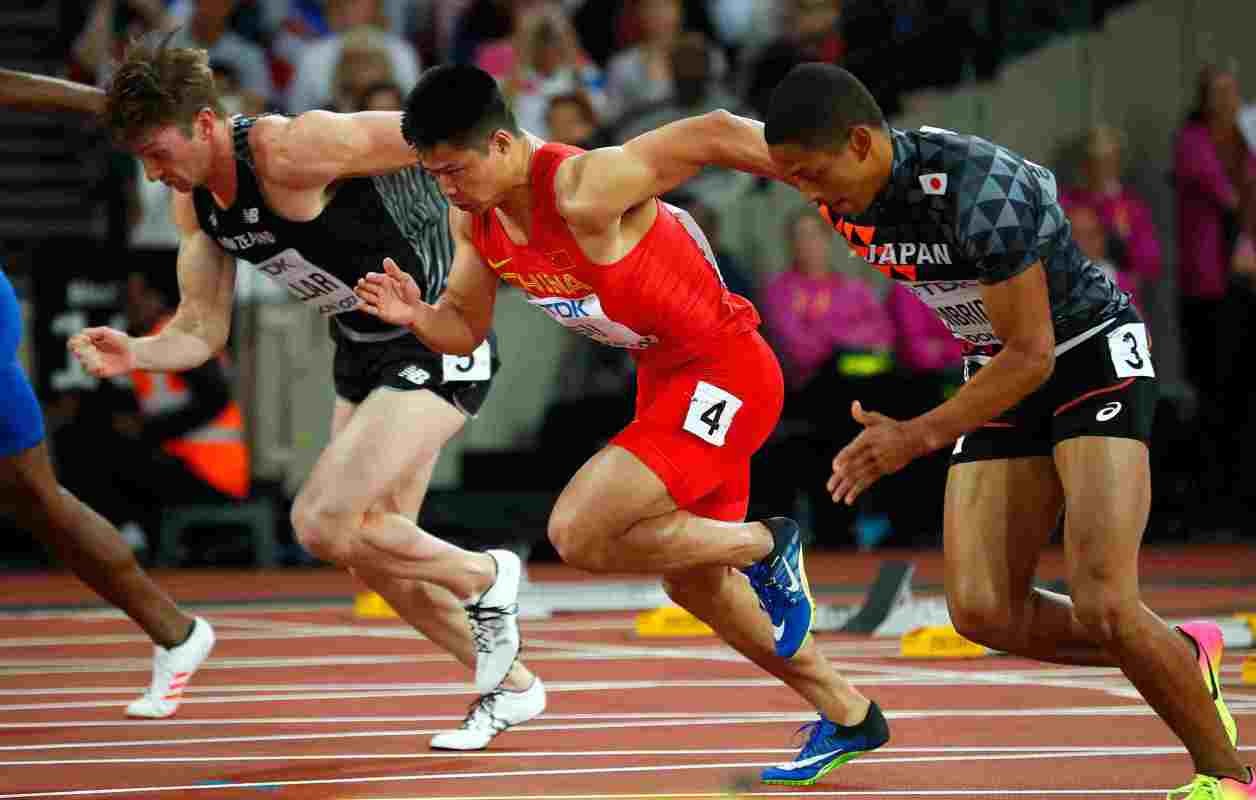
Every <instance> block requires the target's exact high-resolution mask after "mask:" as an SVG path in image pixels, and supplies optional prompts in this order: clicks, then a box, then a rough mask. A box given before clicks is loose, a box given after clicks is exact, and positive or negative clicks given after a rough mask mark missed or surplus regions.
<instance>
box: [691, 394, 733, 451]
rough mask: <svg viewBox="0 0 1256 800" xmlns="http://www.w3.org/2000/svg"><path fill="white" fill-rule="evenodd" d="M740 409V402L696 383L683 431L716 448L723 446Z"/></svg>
mask: <svg viewBox="0 0 1256 800" xmlns="http://www.w3.org/2000/svg"><path fill="white" fill-rule="evenodd" d="M740 408H741V400H740V399H738V398H737V397H736V396H735V395H732V394H729V393H728V392H726V391H724V390H723V389H721V388H720V387H718V386H715V385H713V384H710V383H707V382H706V381H698V385H697V387H696V388H695V389H694V390H693V398H692V399H690V401H689V413H688V414H687V415H685V424H684V428H685V430H687V431H689V432H690V433H692V434H693V435H694V436H697V437H698V438H699V439H701V440H703V441H704V442H709V443H710V444H713V445H715V446H716V447H723V446H724V437H725V436H726V435H728V429H729V427H730V426H731V425H732V424H733V417H735V416H737V411H738V410H739V409H740Z"/></svg>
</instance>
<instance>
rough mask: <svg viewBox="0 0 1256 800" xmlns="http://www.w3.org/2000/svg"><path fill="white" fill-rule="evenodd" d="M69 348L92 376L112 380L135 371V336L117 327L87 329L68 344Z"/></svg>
mask: <svg viewBox="0 0 1256 800" xmlns="http://www.w3.org/2000/svg"><path fill="white" fill-rule="evenodd" d="M66 347H67V348H69V350H70V352H71V353H73V354H74V357H75V358H77V359H78V360H79V363H80V364H82V365H83V369H85V370H87V372H88V374H90V375H94V376H96V377H97V378H112V377H114V376H115V375H122V374H124V373H127V372H130V371H131V370H133V369H135V354H134V353H132V352H131V337H130V336H127V335H126V334H125V333H123V332H122V331H117V330H114V329H113V328H85V329H84V330H83V331H82V332H81V333H76V334H74V335H73V336H71V337H70V340H69V341H68V342H66Z"/></svg>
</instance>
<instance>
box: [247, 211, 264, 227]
mask: <svg viewBox="0 0 1256 800" xmlns="http://www.w3.org/2000/svg"><path fill="white" fill-rule="evenodd" d="M260 217H261V215H260V214H259V213H258V210H257V209H256V208H246V209H244V221H245V222H247V223H248V224H250V225H256V224H257V220H258V219H260Z"/></svg>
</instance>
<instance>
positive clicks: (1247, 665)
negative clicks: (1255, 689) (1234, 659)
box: [1242, 656, 1256, 686]
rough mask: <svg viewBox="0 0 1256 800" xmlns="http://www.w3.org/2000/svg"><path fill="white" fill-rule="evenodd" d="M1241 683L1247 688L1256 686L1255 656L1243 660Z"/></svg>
mask: <svg viewBox="0 0 1256 800" xmlns="http://www.w3.org/2000/svg"><path fill="white" fill-rule="evenodd" d="M1242 682H1243V683H1245V684H1248V685H1249V686H1256V656H1248V657H1247V658H1245V659H1243V672H1242Z"/></svg>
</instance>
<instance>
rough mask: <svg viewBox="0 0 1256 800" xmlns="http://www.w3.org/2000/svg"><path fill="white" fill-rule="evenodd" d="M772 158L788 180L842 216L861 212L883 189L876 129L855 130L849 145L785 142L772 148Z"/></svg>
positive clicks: (813, 200) (848, 141)
mask: <svg viewBox="0 0 1256 800" xmlns="http://www.w3.org/2000/svg"><path fill="white" fill-rule="evenodd" d="M771 150H772V160H773V161H775V162H776V165H777V166H778V167H780V168H781V170H782V172H784V174H785V179H786V180H787V181H788V182H789V183H791V184H793V185H794V186H795V187H796V188H797V189H798V191H800V192H802V193H803V195H805V196H806V197H807V199H809V200H810V201H811V202H813V203H824V204H825V205H827V206H828V207H829V209H830V210H831V211H833V212H834V213H836V214H839V215H841V216H844V217H846V216H853V215H855V214H861V213H863V212H864V211H866V210H867V208H868V206H870V205H872V201H873V199H874V198H875V197H876V196H877V193H878V192H880V191H881V185H880V184H881V182H882V177H881V172H880V171H879V170H878V168H877V165H876V163H875V159H874V158H873V132H872V130H871V129H870V128H866V127H863V126H859V127H855V128H853V129H852V130H851V133H850V137H849V138H848V139H847V140H846V143H845V144H842V145H836V146H833V147H824V148H810V147H803V146H801V145H796V144H781V145H775V146H773V147H772V148H771Z"/></svg>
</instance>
